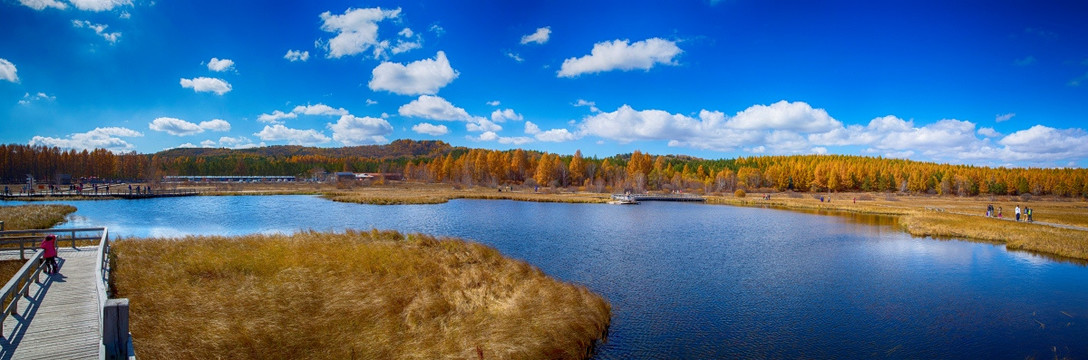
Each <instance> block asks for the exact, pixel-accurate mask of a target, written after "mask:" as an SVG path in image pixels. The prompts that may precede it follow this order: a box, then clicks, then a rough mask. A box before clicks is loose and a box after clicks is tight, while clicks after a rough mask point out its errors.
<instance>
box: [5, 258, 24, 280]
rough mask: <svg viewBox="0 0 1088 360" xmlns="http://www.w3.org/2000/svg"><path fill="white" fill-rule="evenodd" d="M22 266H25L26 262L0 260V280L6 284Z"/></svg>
mask: <svg viewBox="0 0 1088 360" xmlns="http://www.w3.org/2000/svg"><path fill="white" fill-rule="evenodd" d="M23 264H26V260H18V259H16V260H0V279H3V281H4V282H5V283H6V282H7V281H8V279H11V278H12V277H14V276H15V273H17V272H19V269H20V268H22V267H23Z"/></svg>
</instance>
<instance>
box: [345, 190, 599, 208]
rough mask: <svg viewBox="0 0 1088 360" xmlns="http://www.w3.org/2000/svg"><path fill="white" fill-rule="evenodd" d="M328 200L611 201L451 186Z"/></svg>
mask: <svg viewBox="0 0 1088 360" xmlns="http://www.w3.org/2000/svg"><path fill="white" fill-rule="evenodd" d="M324 196H325V198H327V199H330V200H333V201H339V202H351V203H360V204H372V205H401V204H441V203H445V202H447V201H450V200H453V199H484V200H516V201H535V202H562V203H593V204H600V203H606V202H608V194H598V193H587V192H567V193H562V192H532V191H505V190H504V191H502V192H499V191H498V190H497V189H494V188H487V187H473V188H462V189H457V188H453V187H449V186H443V187H434V186H399V187H371V188H362V189H355V190H353V191H344V192H335V193H329V194H325V195H324Z"/></svg>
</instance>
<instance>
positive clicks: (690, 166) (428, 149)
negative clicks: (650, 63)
mask: <svg viewBox="0 0 1088 360" xmlns="http://www.w3.org/2000/svg"><path fill="white" fill-rule="evenodd" d="M335 171H354V172H386V173H389V172H396V173H403V174H404V177H405V178H406V179H408V180H410V181H423V182H436V183H451V184H461V185H483V186H506V185H518V186H534V187H535V186H541V187H556V188H578V189H582V190H586V191H597V192H617V191H624V190H631V191H636V192H640V191H685V192H695V193H725V192H732V191H734V190H736V189H744V190H746V191H761V190H776V191H786V190H792V191H798V192H857V191H861V192H907V193H929V194H939V195H958V196H977V195H1021V194H1033V195H1055V196H1064V197H1088V170H1086V169H1076V168H1004V167H1000V168H992V167H980V166H971V165H951V164H936V163H928V162H918V161H911V160H904V159H885V158H881V157H866V156H853V155H789V156H758V157H739V158H736V159H718V160H707V159H700V158H695V157H689V156H680V155H657V156H654V155H650V154H645V153H642V152H640V151H634V152H633V153H631V154H621V155H615V156H611V157H606V158H598V157H583V156H582V154H581V152H580V151H576V152H575V153H574V154H573V155H560V154H553V153H546V152H540V151H532V150H523V149H514V150H488V149H469V148H463V147H451V146H449V145H448V144H445V143H443V142H440V141H428V142H419V141H412V140H398V141H395V142H394V143H391V144H388V145H372V146H369V147H358V148H356V149H348V150H345V148H339V149H322V148H306V147H282V146H281V147H268V148H259V149H248V150H228V149H208V150H205V151H196V150H192V149H182V150H178V149H175V150H168V151H164V152H159V153H155V154H137V153H120V154H115V153H112V152H109V151H106V150H101V149H97V150H93V151H87V150H84V151H76V150H62V149H58V148H54V147H44V146H30V145H0V179H3V181H4V182H5V183H20V182H22V181H23V180H22V179H24V177H25V175H26V174H31V175H32V176H34V177H35V178H37V179H39V180H49V179H52V178H53V177H54V176H55V175H56V174H62V173H63V174H68V175H71V176H72V178H73V179H79V178H90V177H97V178H103V179H114V180H132V181H156V180H157V179H161V177H162V176H166V175H189V176H200V175H236V176H237V175H293V176H299V177H303V178H309V177H314V176H317V175H319V174H323V173H326V172H335Z"/></svg>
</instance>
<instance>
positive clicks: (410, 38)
mask: <svg viewBox="0 0 1088 360" xmlns="http://www.w3.org/2000/svg"><path fill="white" fill-rule="evenodd" d="M397 35H400V36H401V37H402V39H397V46H394V47H393V49H392V50H391V51H392V52H393V54H394V55H396V54H400V53H404V52H408V51H410V50H413V49H419V48H422V47H423V38H422V37H420V36H417V35H415V32H413V31H412V29H409V28H404V29H403V30H401V31H400V32H398V33H397Z"/></svg>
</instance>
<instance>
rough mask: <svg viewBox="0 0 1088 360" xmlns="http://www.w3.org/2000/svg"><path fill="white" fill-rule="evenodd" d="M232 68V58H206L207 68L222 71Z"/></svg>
mask: <svg viewBox="0 0 1088 360" xmlns="http://www.w3.org/2000/svg"><path fill="white" fill-rule="evenodd" d="M232 69H234V60H231V59H218V58H212V59H211V60H208V70H211V71H215V72H223V71H227V70H232Z"/></svg>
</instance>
